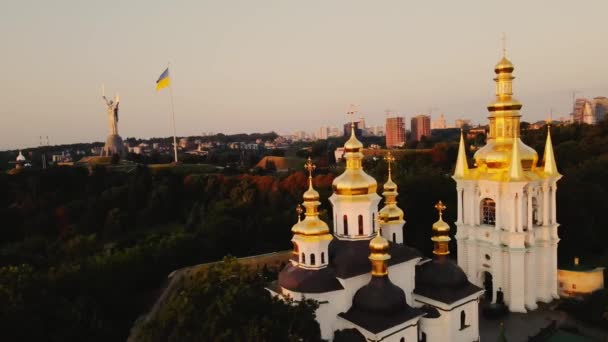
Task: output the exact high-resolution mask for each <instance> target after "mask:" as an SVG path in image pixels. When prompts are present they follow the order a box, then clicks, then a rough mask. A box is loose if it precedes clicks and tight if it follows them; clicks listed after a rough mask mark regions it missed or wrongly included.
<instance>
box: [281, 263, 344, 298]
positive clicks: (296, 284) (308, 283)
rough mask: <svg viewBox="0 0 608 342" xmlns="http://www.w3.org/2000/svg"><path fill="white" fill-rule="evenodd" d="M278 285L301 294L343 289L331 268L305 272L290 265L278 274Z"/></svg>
mask: <svg viewBox="0 0 608 342" xmlns="http://www.w3.org/2000/svg"><path fill="white" fill-rule="evenodd" d="M279 285H280V286H282V287H284V288H286V289H288V290H290V291H294V292H301V293H324V292H331V291H337V290H342V289H344V288H343V287H342V284H340V282H339V281H338V279H336V273H335V272H334V270H333V269H332V268H331V267H325V268H321V269H318V270H307V269H304V268H300V267H296V266H294V265H292V264H291V263H289V264H287V266H286V267H285V268H284V269H283V270H282V271H281V272H280V273H279Z"/></svg>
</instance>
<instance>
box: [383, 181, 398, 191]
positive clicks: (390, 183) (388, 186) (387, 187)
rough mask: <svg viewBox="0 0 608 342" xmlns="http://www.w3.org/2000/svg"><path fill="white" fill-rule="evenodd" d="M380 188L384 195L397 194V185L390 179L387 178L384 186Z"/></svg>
mask: <svg viewBox="0 0 608 342" xmlns="http://www.w3.org/2000/svg"><path fill="white" fill-rule="evenodd" d="M382 188H383V189H384V193H391V192H397V184H396V183H395V182H393V180H392V179H391V178H389V179H388V180H387V181H386V183H384V186H382ZM384 193H383V194H384Z"/></svg>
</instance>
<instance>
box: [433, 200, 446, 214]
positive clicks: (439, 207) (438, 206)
mask: <svg viewBox="0 0 608 342" xmlns="http://www.w3.org/2000/svg"><path fill="white" fill-rule="evenodd" d="M435 209H437V211H438V212H439V218H441V217H442V216H443V211H444V210H446V209H447V207H446V206H445V205H444V204H443V202H441V201H439V202H437V204H435Z"/></svg>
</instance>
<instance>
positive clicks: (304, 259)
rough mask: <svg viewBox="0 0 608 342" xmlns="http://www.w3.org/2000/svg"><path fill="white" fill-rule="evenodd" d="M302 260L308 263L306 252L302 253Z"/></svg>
mask: <svg viewBox="0 0 608 342" xmlns="http://www.w3.org/2000/svg"><path fill="white" fill-rule="evenodd" d="M300 262H301V263H303V264H305V263H306V254H304V253H302V260H301V261H300Z"/></svg>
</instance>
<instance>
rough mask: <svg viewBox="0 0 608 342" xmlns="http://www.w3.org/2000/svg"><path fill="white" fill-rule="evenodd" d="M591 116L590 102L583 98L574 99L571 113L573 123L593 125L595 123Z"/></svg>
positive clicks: (593, 117)
mask: <svg viewBox="0 0 608 342" xmlns="http://www.w3.org/2000/svg"><path fill="white" fill-rule="evenodd" d="M593 114H594V113H593V109H592V104H591V101H589V100H587V99H585V98H580V99H576V101H575V102H574V110H573V111H572V121H573V122H576V123H586V124H590V125H593V124H594V123H595V116H594V115H593Z"/></svg>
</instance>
